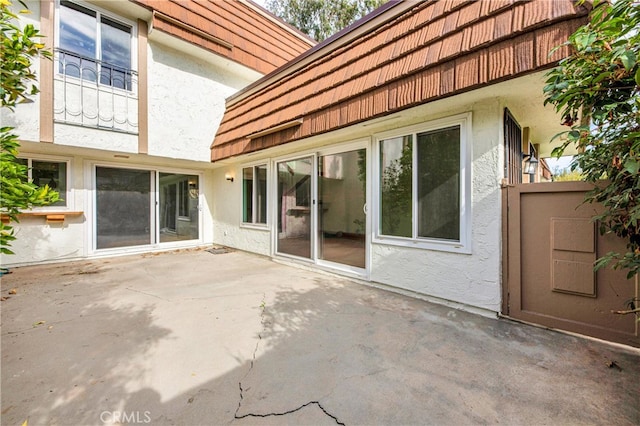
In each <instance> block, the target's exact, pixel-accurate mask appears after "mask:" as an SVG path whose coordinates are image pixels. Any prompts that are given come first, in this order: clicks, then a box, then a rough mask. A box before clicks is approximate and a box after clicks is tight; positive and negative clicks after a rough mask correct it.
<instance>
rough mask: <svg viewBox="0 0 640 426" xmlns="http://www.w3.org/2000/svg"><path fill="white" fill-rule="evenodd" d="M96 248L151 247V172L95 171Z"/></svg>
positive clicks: (126, 170)
mask: <svg viewBox="0 0 640 426" xmlns="http://www.w3.org/2000/svg"><path fill="white" fill-rule="evenodd" d="M96 236H97V248H99V249H105V248H114V247H127V246H138V245H144V244H151V243H152V241H151V171H149V170H133V169H117V168H111V167H96Z"/></svg>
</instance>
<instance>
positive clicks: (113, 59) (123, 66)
mask: <svg viewBox="0 0 640 426" xmlns="http://www.w3.org/2000/svg"><path fill="white" fill-rule="evenodd" d="M100 36H101V37H100V42H101V45H100V47H101V53H102V56H101V60H102V66H101V69H100V83H102V84H107V85H109V86H113V87H117V88H119V89H131V72H129V68H130V67H131V28H130V27H128V26H126V25H122V24H120V23H118V22H115V21H112V20H111V19H108V18H105V17H102V19H101V22H100Z"/></svg>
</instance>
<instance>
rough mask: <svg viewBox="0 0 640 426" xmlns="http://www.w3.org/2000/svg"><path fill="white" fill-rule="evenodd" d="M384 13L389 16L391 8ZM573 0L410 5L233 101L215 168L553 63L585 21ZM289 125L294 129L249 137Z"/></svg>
mask: <svg viewBox="0 0 640 426" xmlns="http://www.w3.org/2000/svg"><path fill="white" fill-rule="evenodd" d="M391 11H392V10H391ZM587 12H588V10H587V9H586V8H583V7H580V6H576V5H575V3H574V2H573V1H571V0H534V1H518V0H480V1H472V0H435V1H428V2H416V3H415V7H413V8H410V9H408V10H407V11H405V12H404V13H402V14H400V15H398V16H395V17H394V18H392V19H391V20H389V21H387V22H385V23H384V24H383V25H382V26H379V27H378V28H375V29H373V30H372V31H371V32H369V33H367V35H366V36H364V37H360V38H357V39H355V40H353V41H352V42H350V43H348V44H347V45H344V46H340V47H338V48H336V49H331V45H330V44H329V45H327V46H326V49H327V53H326V54H325V55H324V56H322V57H321V58H320V59H318V60H316V61H314V62H313V63H311V64H309V65H308V66H306V67H305V68H302V69H300V70H298V71H297V72H295V73H293V74H291V75H287V76H286V77H284V78H283V79H281V80H279V81H277V82H276V83H274V84H271V85H269V86H267V87H265V88H263V89H262V90H260V91H258V92H256V93H253V94H252V95H251V96H248V97H246V98H244V99H241V100H240V101H238V102H233V103H230V104H229V105H228V107H227V111H226V113H225V116H224V118H223V121H222V123H221V125H220V128H219V129H218V133H217V135H216V138H215V140H214V143H213V145H212V150H211V160H212V161H217V160H221V159H224V158H228V157H231V156H236V155H240V154H244V153H248V152H252V151H256V150H260V149H264V148H268V147H272V146H275V145H280V144H284V143H288V142H292V141H295V140H298V139H302V138H306V137H309V136H313V135H316V134H320V133H323V132H328V131H331V130H335V129H338V128H340V127H345V126H348V125H352V124H355V123H358V122H362V121H365V120H368V119H371V118H375V117H379V116H383V115H387V114H390V113H392V112H395V111H399V110H402V109H405V108H408V107H411V106H414V105H418V104H422V103H426V102H429V101H431V100H434V99H437V98H441V97H446V96H451V95H454V94H457V93H461V92H464V91H468V90H471V89H475V88H478V87H481V86H485V85H488V84H491V83H496V82H499V81H502V80H505V79H509V78H512V77H515V76H518V75H522V74H526V73H530V72H534V71H537V70H540V69H544V68H548V67H550V66H552V65H554V64H555V63H556V62H557V61H558V60H559V59H560V58H562V57H564V56H566V55H567V53H568V51H567V50H566V49H560V50H557V51H556V52H555V53H554V54H553V55H552V56H549V52H550V51H551V49H552V48H554V47H555V46H558V45H559V44H561V43H562V42H564V41H565V40H566V39H567V38H568V36H569V35H570V34H571V33H573V32H574V31H575V30H576V29H577V28H578V27H579V26H580V25H582V24H584V23H585V22H586V15H587ZM296 119H303V122H302V124H301V125H299V126H296V127H291V128H287V129H285V130H281V131H278V132H274V133H272V134H268V135H265V136H262V137H258V138H253V139H249V138H247V136H249V135H251V134H254V133H256V132H259V131H263V130H266V129H269V128H272V127H276V126H278V125H280V124H282V123H286V122H289V121H292V120H296Z"/></svg>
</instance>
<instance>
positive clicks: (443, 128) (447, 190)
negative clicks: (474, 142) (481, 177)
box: [376, 114, 471, 252]
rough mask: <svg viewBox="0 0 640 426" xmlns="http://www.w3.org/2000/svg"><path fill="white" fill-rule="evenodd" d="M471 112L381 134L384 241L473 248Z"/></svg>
mask: <svg viewBox="0 0 640 426" xmlns="http://www.w3.org/2000/svg"><path fill="white" fill-rule="evenodd" d="M470 121H471V120H470V116H469V115H466V114H465V115H462V116H458V117H452V118H451V119H445V120H439V121H437V122H433V123H427V124H425V125H423V126H418V127H413V128H407V129H404V130H402V129H401V130H399V131H397V132H391V133H387V134H385V135H382V136H381V137H379V138H378V142H377V145H378V147H377V150H378V154H377V155H378V170H379V180H378V182H377V186H378V189H377V193H378V205H377V211H378V215H377V217H378V221H379V222H378V227H377V231H376V238H377V241H378V242H384V243H391V244H397V245H408V246H411V247H422V248H433V249H438V248H441V249H444V250H450V251H463V252H465V251H468V247H467V244H468V239H469V238H468V235H469V228H470V223H469V222H470V196H469V191H470V174H469V169H470V160H469V153H468V152H469V146H470V144H469V139H470V131H469V127H470Z"/></svg>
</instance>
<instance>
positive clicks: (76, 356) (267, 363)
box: [0, 250, 640, 426]
mask: <svg viewBox="0 0 640 426" xmlns="http://www.w3.org/2000/svg"><path fill="white" fill-rule="evenodd" d="M12 289H15V294H10V291H11V290H12ZM1 290H2V291H1V295H2V296H3V297H8V299H6V300H3V301H2V302H1V305H0V306H1V308H2V405H1V413H2V418H1V420H2V424H3V425H20V424H22V423H23V422H24V421H25V420H27V419H28V421H29V425H30V426H33V425H40V424H52V425H56V424H73V425H85V424H86V425H90V424H97V425H102V424H114V423H122V424H147V423H148V424H169V425H200V424H202V425H205V424H206V425H210V424H234V425H244V424H260V425H262V424H328V425H331V424H336V423H337V424H346V425H352V424H387V425H399V424H446V425H462V424H487V423H489V424H497V423H501V424H562V425H566V424H615V425H625V424H629V425H632V424H636V425H637V424H640V401H639V395H640V380H639V378H640V352H639V351H637V350H634V349H630V348H629V349H625V348H619V347H615V346H612V345H607V344H603V343H601V342H597V341H593V340H587V339H583V338H578V337H573V336H569V335H565V334H561V333H557V332H554V331H549V330H544V329H540V328H535V327H531V326H527V325H522V324H517V323H513V322H511V321H508V320H497V319H491V318H485V317H481V316H477V315H474V314H470V313H465V312H462V311H458V310H454V309H451V308H448V307H445V306H440V305H435V304H431V303H428V302H425V301H422V300H416V299H412V298H409V297H405V296H402V295H397V294H394V293H390V292H387V291H383V290H379V289H375V288H371V287H368V286H364V285H361V284H358V283H354V282H352V281H349V280H345V279H341V278H336V277H334V276H331V275H327V274H320V273H315V272H309V271H307V270H304V269H300V268H294V267H289V266H285V265H282V264H279V263H276V262H273V261H271V260H269V259H266V258H262V257H258V256H254V255H249V254H246V253H242V252H230V253H224V254H215V255H214V254H211V253H209V252H206V251H204V250H188V251H181V252H172V253H164V254H147V255H137V256H128V257H120V258H109V259H101V260H93V261H87V262H76V263H64V264H53V265H44V266H35V267H26V268H17V269H14V270H13V271H12V273H11V274H9V275H6V276H4V277H3V278H2V289H1ZM11 293H13V292H11ZM612 363H613V364H612Z"/></svg>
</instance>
